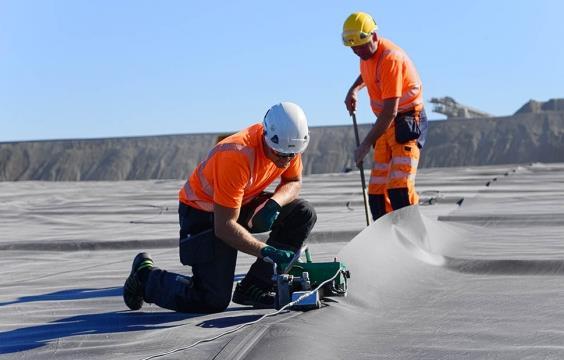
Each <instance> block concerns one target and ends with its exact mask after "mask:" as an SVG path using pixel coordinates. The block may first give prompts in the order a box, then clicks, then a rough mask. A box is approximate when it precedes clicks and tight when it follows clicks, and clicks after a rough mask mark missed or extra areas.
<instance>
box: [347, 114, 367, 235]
mask: <svg viewBox="0 0 564 360" xmlns="http://www.w3.org/2000/svg"><path fill="white" fill-rule="evenodd" d="M351 116H352V121H353V128H354V137H355V140H356V147H359V146H360V138H359V136H358V125H357V124H356V114H355V113H354V112H353V113H352V114H351ZM358 168H359V170H360V182H361V183H362V199H363V200H364V215H366V226H370V215H369V211H368V193H367V191H366V179H365V178H364V161H363V162H361V163H360V164H359V165H358Z"/></svg>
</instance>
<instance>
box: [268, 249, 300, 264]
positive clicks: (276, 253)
mask: <svg viewBox="0 0 564 360" xmlns="http://www.w3.org/2000/svg"><path fill="white" fill-rule="evenodd" d="M260 254H261V255H262V258H263V259H264V260H265V261H269V262H274V263H276V265H285V264H288V263H290V261H292V258H293V257H294V253H293V252H291V251H288V250H280V249H277V248H275V247H274V246H270V245H266V246H265V247H263V248H262V249H261V250H260Z"/></svg>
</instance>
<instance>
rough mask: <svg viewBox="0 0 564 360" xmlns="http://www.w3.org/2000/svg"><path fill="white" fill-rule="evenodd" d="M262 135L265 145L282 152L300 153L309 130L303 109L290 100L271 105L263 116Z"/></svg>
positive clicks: (307, 140) (305, 142)
mask: <svg viewBox="0 0 564 360" xmlns="http://www.w3.org/2000/svg"><path fill="white" fill-rule="evenodd" d="M263 125H264V137H265V140H266V143H267V145H268V146H269V147H270V148H271V149H274V150H275V151H277V152H279V153H283V154H296V153H302V152H304V151H305V149H306V148H307V144H308V143H309V130H308V128H307V119H306V115H305V113H304V111H303V110H302V108H301V107H299V106H298V105H296V104H294V103H291V102H282V103H280V104H276V105H274V106H273V107H271V108H270V109H269V110H268V112H267V113H266V115H265V116H264V121H263Z"/></svg>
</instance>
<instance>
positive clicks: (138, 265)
mask: <svg viewBox="0 0 564 360" xmlns="http://www.w3.org/2000/svg"><path fill="white" fill-rule="evenodd" d="M152 267H153V259H151V256H150V255H149V254H147V253H144V252H142V253H139V254H137V256H135V259H133V264H132V265H131V272H130V273H129V276H128V277H127V280H125V284H124V285H123V301H124V302H125V305H127V307H128V308H130V309H131V310H139V309H141V307H142V306H143V292H144V290H145V286H144V285H145V284H144V283H143V282H142V281H141V277H140V276H139V275H140V272H141V271H142V270H145V272H147V270H150V269H151V268H152Z"/></svg>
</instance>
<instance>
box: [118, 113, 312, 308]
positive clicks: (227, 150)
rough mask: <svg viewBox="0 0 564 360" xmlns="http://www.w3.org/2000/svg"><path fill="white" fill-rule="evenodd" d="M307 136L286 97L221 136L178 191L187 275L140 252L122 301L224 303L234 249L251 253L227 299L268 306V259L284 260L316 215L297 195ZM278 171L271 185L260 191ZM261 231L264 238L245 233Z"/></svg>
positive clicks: (218, 305) (226, 302)
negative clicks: (253, 258)
mask: <svg viewBox="0 0 564 360" xmlns="http://www.w3.org/2000/svg"><path fill="white" fill-rule="evenodd" d="M308 143H309V131H308V126H307V120H306V116H305V114H304V112H303V111H302V109H301V108H300V107H299V106H298V105H296V104H293V103H290V102H283V103H280V104H277V105H274V106H272V107H271V108H270V109H269V110H268V112H267V113H266V115H265V117H264V121H263V122H262V123H256V124H254V125H251V126H250V127H248V128H246V129H244V130H242V131H240V132H238V133H236V134H234V135H231V136H229V137H227V138H225V139H223V140H222V141H220V142H219V143H218V144H217V145H216V146H215V147H214V148H213V149H212V150H211V151H210V152H209V154H208V156H207V158H206V159H205V160H204V161H202V162H201V163H200V164H199V165H198V167H197V168H196V169H195V170H194V172H193V173H192V175H191V176H190V178H189V179H188V181H187V182H186V184H185V185H184V186H183V187H182V188H181V189H180V193H179V200H180V203H179V208H178V213H179V222H180V261H181V262H182V263H183V264H184V265H190V266H192V274H193V275H192V276H191V277H188V276H183V275H179V274H174V273H171V272H168V271H165V270H162V269H159V268H157V267H155V266H154V264H153V260H152V259H151V257H150V256H149V255H148V254H147V253H140V254H138V255H137V256H136V257H135V259H134V260H133V265H132V269H131V273H130V275H129V277H128V278H127V280H126V282H125V285H124V287H123V298H124V301H125V303H126V305H127V306H128V307H129V308H130V309H132V310H138V309H140V308H141V306H142V305H143V302H144V301H145V302H148V303H155V304H157V305H159V306H161V307H164V308H167V309H171V310H175V311H182V312H199V313H213V312H220V311H223V310H225V309H226V308H227V307H228V305H229V302H230V301H231V292H232V290H233V275H234V273H235V263H236V260H237V251H238V250H239V251H242V252H244V253H247V254H250V255H253V256H256V257H257V258H258V259H257V260H256V262H255V263H254V264H253V265H252V266H251V268H250V270H249V272H248V273H247V275H246V276H245V278H244V279H243V280H242V281H241V282H240V283H238V284H237V286H236V289H235V292H234V294H233V301H234V302H236V303H238V304H242V305H252V306H254V307H258V308H271V307H274V300H275V294H274V293H273V292H272V275H273V268H272V264H271V263H272V262H274V263H276V264H278V265H283V264H287V263H289V262H290V260H291V259H292V257H293V256H294V252H295V251H297V250H299V249H300V248H301V247H302V244H303V243H304V241H305V240H306V238H307V237H308V236H309V234H310V232H311V229H312V228H313V225H314V224H315V222H316V220H317V216H316V214H315V211H314V209H313V207H312V206H311V205H310V204H309V203H308V202H307V201H305V200H302V199H299V198H298V194H299V192H300V189H301V180H302V167H303V166H302V159H301V153H302V152H303V151H304V150H305V149H306V147H307V145H308ZM277 178H280V179H281V180H280V184H279V185H278V187H276V190H275V191H274V193H273V194H272V193H266V192H264V190H265V189H266V188H267V187H268V186H269V185H270V184H272V183H273V182H274V181H275V180H276V179H277ZM266 231H270V236H269V238H268V240H267V241H266V244H265V243H263V242H261V241H259V240H257V239H256V238H255V237H254V236H253V235H252V234H251V233H260V232H266ZM267 261H268V262H267ZM269 262H270V263H269Z"/></svg>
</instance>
